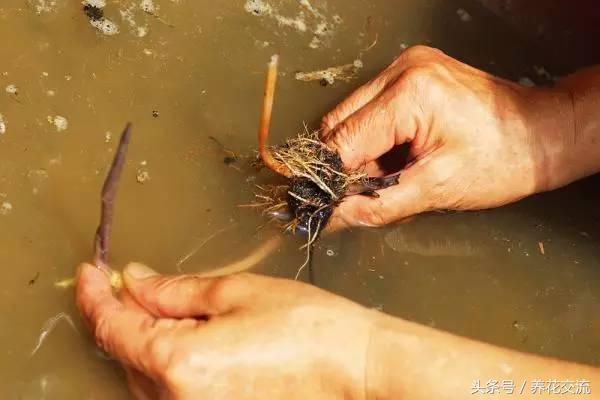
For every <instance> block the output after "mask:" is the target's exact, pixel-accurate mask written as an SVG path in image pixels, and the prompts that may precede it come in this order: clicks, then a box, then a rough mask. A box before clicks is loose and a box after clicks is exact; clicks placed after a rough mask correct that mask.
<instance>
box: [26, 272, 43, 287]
mask: <svg viewBox="0 0 600 400" xmlns="http://www.w3.org/2000/svg"><path fill="white" fill-rule="evenodd" d="M39 277H40V271H38V272H36V273H35V275H34V276H33V278H31V279H30V280H29V282H27V285H29V286H33V285H35V283H36V282H37V280H38V278H39Z"/></svg>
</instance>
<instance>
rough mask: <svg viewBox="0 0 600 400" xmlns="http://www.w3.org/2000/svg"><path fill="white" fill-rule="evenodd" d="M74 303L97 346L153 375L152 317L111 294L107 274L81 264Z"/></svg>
mask: <svg viewBox="0 0 600 400" xmlns="http://www.w3.org/2000/svg"><path fill="white" fill-rule="evenodd" d="M76 300H77V306H78V308H79V310H80V312H81V314H82V316H83V317H84V318H85V320H86V322H87V323H88V325H89V326H90V327H91V329H92V331H93V332H94V336H95V338H96V342H97V344H98V346H99V347H100V348H102V349H103V350H104V351H106V352H107V353H109V354H111V355H112V356H114V357H115V358H117V359H118V360H119V361H120V362H122V363H124V364H127V365H130V366H132V367H134V368H136V369H137V370H139V371H141V372H144V373H146V374H148V375H150V376H154V373H153V372H154V371H153V363H152V362H151V361H154V360H151V357H152V356H153V354H150V356H149V352H148V349H149V348H150V347H151V345H152V342H153V340H154V339H155V338H156V336H157V333H158V332H157V331H156V329H155V328H154V325H155V322H156V320H155V318H154V317H153V316H152V315H150V314H149V313H147V312H145V311H143V310H142V309H141V308H139V307H127V306H126V305H124V304H123V303H121V302H120V301H119V300H118V299H117V298H116V297H115V295H114V293H113V289H112V287H111V285H110V281H109V278H108V277H107V275H106V273H104V272H103V271H101V270H100V269H98V268H96V267H94V266H92V265H89V264H83V265H81V266H80V267H79V274H78V279H77V288H76Z"/></svg>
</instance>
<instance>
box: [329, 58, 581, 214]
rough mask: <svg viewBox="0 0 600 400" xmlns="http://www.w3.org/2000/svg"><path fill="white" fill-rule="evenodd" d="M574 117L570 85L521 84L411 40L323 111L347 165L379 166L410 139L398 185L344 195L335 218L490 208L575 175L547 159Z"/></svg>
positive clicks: (562, 142)
mask: <svg viewBox="0 0 600 400" xmlns="http://www.w3.org/2000/svg"><path fill="white" fill-rule="evenodd" d="M572 123H573V122H572V107H571V102H570V97H569V95H568V93H567V92H564V91H560V90H558V89H535V88H525V87H521V86H519V85H517V84H514V83H512V82H509V81H506V80H503V79H499V78H497V77H494V76H492V75H489V74H487V73H485V72H482V71H479V70H477V69H474V68H472V67H470V66H468V65H465V64H462V63H460V62H458V61H456V60H454V59H452V58H450V57H448V56H446V55H445V54H443V53H442V52H440V51H438V50H435V49H431V48H428V47H423V46H417V47H413V48H410V49H408V50H406V51H405V52H403V53H402V54H401V55H400V57H399V58H398V59H397V60H396V61H395V62H394V63H393V64H392V65H391V66H389V67H388V68H387V69H385V70H384V71H383V72H382V73H381V74H380V75H379V76H377V77H376V78H375V79H373V80H372V81H370V82H369V83H367V84H365V85H364V86H363V87H361V88H359V89H358V90H357V91H356V92H355V93H353V94H352V95H350V97H349V98H348V99H346V100H345V101H344V102H342V103H341V104H340V105H339V106H338V107H337V108H335V109H334V110H333V111H332V112H330V113H329V114H328V115H326V116H325V118H324V120H323V139H324V140H325V141H326V142H327V143H328V144H329V145H330V146H331V147H333V148H335V149H337V150H338V151H339V152H340V155H341V157H342V160H343V161H344V164H345V166H346V167H347V168H349V169H357V168H361V167H362V166H365V165H366V167H367V171H369V172H371V174H373V175H381V174H382V173H383V171H381V170H380V169H379V168H378V165H377V162H376V161H377V160H378V159H379V158H380V157H381V156H382V155H384V154H385V153H387V152H389V151H390V150H392V149H393V148H394V146H396V145H401V144H404V143H410V155H409V164H408V165H407V166H406V168H405V169H404V171H403V173H402V175H401V177H400V180H399V185H397V186H394V187H391V188H388V189H385V190H382V191H381V192H380V195H381V197H380V198H378V199H371V198H366V197H363V196H353V197H350V198H347V199H346V200H345V201H344V202H343V203H342V204H341V206H340V207H338V209H337V210H336V213H335V214H334V218H333V219H332V225H334V226H335V225H338V226H340V225H360V224H363V225H369V226H378V225H383V224H387V223H390V222H394V221H397V220H400V219H402V218H404V217H407V216H411V215H413V214H418V213H421V212H425V211H429V210H434V209H458V210H469V209H484V208H491V207H496V206H500V205H504V204H507V203H510V202H513V201H516V200H518V199H521V198H523V197H525V196H528V195H530V194H533V193H536V192H540V191H545V190H550V189H553V188H556V187H558V186H561V185H564V184H566V183H568V182H567V181H568V180H569V179H571V177H570V176H569V175H568V174H565V176H564V177H563V176H562V175H561V174H555V175H553V174H552V169H551V168H550V166H549V162H550V161H549V160H550V159H551V158H554V156H555V155H556V154H559V153H560V152H562V148H563V147H564V146H565V143H566V141H565V140H564V139H563V137H564V136H565V135H570V134H571V133H572V132H571V131H572V126H573V125H572ZM403 161H404V160H398V162H397V164H398V167H397V169H396V170H399V169H400V168H401V165H402V163H403ZM394 172H395V171H394ZM558 175H561V176H558Z"/></svg>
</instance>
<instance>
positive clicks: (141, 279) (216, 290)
mask: <svg viewBox="0 0 600 400" xmlns="http://www.w3.org/2000/svg"><path fill="white" fill-rule="evenodd" d="M123 279H124V282H125V286H126V287H127V289H128V290H129V292H130V293H131V296H133V298H135V300H136V301H137V302H138V303H139V304H140V305H141V306H142V307H144V308H145V309H146V310H148V311H149V312H150V313H152V314H153V315H154V316H156V317H163V318H197V317H206V316H215V315H220V314H224V313H228V312H230V311H232V310H233V309H236V308H240V307H242V306H243V305H244V303H245V302H246V300H247V299H248V298H250V296H251V294H252V293H253V292H254V290H253V289H252V287H253V285H252V284H251V281H252V279H253V278H252V276H251V275H247V274H238V275H228V276H222V277H219V278H212V279H210V278H202V277H200V276H199V275H179V276H166V275H160V274H158V273H157V272H155V271H154V270H152V269H150V268H148V267H147V266H145V265H143V264H137V263H131V264H129V265H128V266H127V267H126V268H125V270H124V271H123Z"/></svg>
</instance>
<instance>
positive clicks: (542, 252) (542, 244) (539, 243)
mask: <svg viewBox="0 0 600 400" xmlns="http://www.w3.org/2000/svg"><path fill="white" fill-rule="evenodd" d="M538 247H539V248H540V253H541V254H542V255H545V254H546V249H544V242H538Z"/></svg>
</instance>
